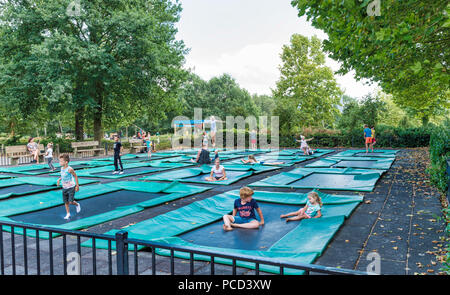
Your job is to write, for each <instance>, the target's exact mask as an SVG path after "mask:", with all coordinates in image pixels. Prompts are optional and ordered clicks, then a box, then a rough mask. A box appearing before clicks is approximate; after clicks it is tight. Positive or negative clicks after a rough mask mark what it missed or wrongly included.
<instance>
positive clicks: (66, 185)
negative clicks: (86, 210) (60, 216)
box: [56, 154, 81, 219]
mask: <svg viewBox="0 0 450 295" xmlns="http://www.w3.org/2000/svg"><path fill="white" fill-rule="evenodd" d="M69 162H70V158H69V155H67V154H64V155H61V156H59V165H60V166H61V177H60V178H58V181H57V182H56V185H57V186H59V183H60V181H61V182H62V187H63V190H62V195H63V201H64V206H65V207H66V213H67V214H66V217H64V219H69V218H70V208H69V205H75V206H76V209H77V213H79V212H80V211H81V206H80V204H79V203H77V202H75V192H78V191H79V190H80V185H79V184H78V176H77V174H76V173H75V170H73V168H72V167H70V166H69Z"/></svg>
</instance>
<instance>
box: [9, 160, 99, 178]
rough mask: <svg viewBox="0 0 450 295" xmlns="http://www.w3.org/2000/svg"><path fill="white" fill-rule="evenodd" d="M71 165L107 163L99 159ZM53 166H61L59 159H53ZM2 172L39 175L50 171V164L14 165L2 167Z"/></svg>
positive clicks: (79, 166)
mask: <svg viewBox="0 0 450 295" xmlns="http://www.w3.org/2000/svg"><path fill="white" fill-rule="evenodd" d="M69 165H70V166H71V167H73V168H74V169H75V170H77V169H84V168H92V167H98V166H103V165H105V163H103V162H99V161H73V162H72V161H71V162H70V163H69ZM53 166H55V168H59V167H60V166H59V163H58V161H57V160H56V161H55V160H53ZM0 172H3V173H14V174H23V175H39V174H46V173H49V172H50V168H49V167H48V164H33V165H20V166H12V167H0Z"/></svg>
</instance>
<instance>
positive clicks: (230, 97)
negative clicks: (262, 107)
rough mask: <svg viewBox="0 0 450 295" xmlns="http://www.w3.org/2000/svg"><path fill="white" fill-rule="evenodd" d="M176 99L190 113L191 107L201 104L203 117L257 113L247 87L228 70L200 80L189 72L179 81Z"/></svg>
mask: <svg viewBox="0 0 450 295" xmlns="http://www.w3.org/2000/svg"><path fill="white" fill-rule="evenodd" d="M179 101H180V103H181V104H183V105H184V110H183V111H182V114H183V115H184V116H187V117H189V118H193V117H194V108H201V109H202V115H203V117H208V116H211V115H213V116H219V117H220V118H221V119H222V120H225V118H226V116H234V117H236V116H243V117H247V116H257V115H258V107H257V106H256V105H255V102H254V101H253V100H252V96H251V95H250V94H249V93H248V91H247V90H245V89H243V88H241V87H240V86H239V84H237V83H236V81H235V80H234V79H233V78H232V77H231V76H230V75H228V74H223V75H222V76H220V77H214V78H211V79H210V80H209V81H204V80H203V79H201V78H200V77H198V76H197V75H195V74H191V75H190V77H189V79H188V81H187V82H186V83H185V84H184V85H183V87H182V92H181V95H180V97H179Z"/></svg>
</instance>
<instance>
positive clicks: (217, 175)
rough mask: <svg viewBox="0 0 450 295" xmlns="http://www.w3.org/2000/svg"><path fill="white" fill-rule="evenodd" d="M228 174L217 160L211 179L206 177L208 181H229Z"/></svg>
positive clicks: (217, 159) (212, 169)
mask: <svg viewBox="0 0 450 295" xmlns="http://www.w3.org/2000/svg"><path fill="white" fill-rule="evenodd" d="M227 179H228V178H227V173H226V172H225V168H224V167H223V166H222V165H220V159H219V158H216V160H215V161H214V166H213V167H212V168H211V174H210V176H209V177H206V178H205V180H206V181H220V180H227Z"/></svg>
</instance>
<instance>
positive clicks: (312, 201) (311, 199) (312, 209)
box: [280, 192, 322, 222]
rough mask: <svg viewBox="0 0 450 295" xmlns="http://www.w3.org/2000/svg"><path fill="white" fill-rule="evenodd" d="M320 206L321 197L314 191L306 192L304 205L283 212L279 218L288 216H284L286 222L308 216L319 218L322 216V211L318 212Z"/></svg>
mask: <svg viewBox="0 0 450 295" xmlns="http://www.w3.org/2000/svg"><path fill="white" fill-rule="evenodd" d="M321 207H322V199H321V198H320V197H319V195H318V194H317V193H316V192H310V193H309V194H308V201H307V202H306V205H305V207H303V208H302V209H300V210H298V211H295V212H291V213H288V214H283V215H281V216H280V218H286V217H288V218H286V222H289V221H293V220H302V219H308V218H319V217H321V216H322V213H321V212H320V208H321ZM290 216H294V217H290Z"/></svg>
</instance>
